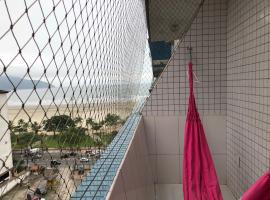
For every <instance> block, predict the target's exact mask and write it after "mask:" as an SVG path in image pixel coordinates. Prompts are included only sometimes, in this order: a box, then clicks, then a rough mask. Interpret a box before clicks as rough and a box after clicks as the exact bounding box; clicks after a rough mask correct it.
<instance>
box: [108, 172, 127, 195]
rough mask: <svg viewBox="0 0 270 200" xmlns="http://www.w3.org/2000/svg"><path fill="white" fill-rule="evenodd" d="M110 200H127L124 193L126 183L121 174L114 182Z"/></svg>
mask: <svg viewBox="0 0 270 200" xmlns="http://www.w3.org/2000/svg"><path fill="white" fill-rule="evenodd" d="M109 199H110V200H126V195H125V191H124V183H123V178H122V174H121V173H119V174H118V176H117V177H116V180H115V182H114V185H113V188H112V191H110V198H109Z"/></svg>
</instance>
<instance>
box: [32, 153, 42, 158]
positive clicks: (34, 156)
mask: <svg viewBox="0 0 270 200" xmlns="http://www.w3.org/2000/svg"><path fill="white" fill-rule="evenodd" d="M33 158H42V155H41V154H39V153H37V154H34V155H33Z"/></svg>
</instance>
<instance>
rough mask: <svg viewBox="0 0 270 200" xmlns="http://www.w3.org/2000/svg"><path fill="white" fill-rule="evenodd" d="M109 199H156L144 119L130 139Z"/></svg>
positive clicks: (108, 196)
mask: <svg viewBox="0 0 270 200" xmlns="http://www.w3.org/2000/svg"><path fill="white" fill-rule="evenodd" d="M107 199H110V200H127V199H128V200H131V199H140V200H154V199H155V191H154V180H153V172H152V168H151V166H150V161H149V153H148V147H147V143H146V134H145V131H144V123H143V121H142V120H141V121H140V122H139V125H138V128H137V129H136V131H135V133H134V136H133V138H132V139H131V141H130V145H129V147H128V150H127V151H126V155H125V157H124V159H123V162H122V164H121V165H120V167H119V169H118V173H117V175H116V177H115V179H114V183H113V185H112V187H111V190H110V192H109V193H108V195H107Z"/></svg>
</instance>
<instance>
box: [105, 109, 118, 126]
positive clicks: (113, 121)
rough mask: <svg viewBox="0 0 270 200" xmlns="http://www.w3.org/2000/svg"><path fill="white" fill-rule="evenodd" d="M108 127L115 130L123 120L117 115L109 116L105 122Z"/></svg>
mask: <svg viewBox="0 0 270 200" xmlns="http://www.w3.org/2000/svg"><path fill="white" fill-rule="evenodd" d="M104 122H105V124H106V126H108V127H113V128H114V129H115V128H116V126H117V125H118V124H120V123H121V118H120V117H119V116H118V115H116V114H110V113H109V114H107V116H106V117H105V120H104Z"/></svg>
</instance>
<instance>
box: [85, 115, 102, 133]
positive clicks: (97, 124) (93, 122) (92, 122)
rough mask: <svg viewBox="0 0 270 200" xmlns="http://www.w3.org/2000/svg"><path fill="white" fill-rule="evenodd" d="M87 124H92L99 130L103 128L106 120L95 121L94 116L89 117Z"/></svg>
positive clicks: (92, 126)
mask: <svg viewBox="0 0 270 200" xmlns="http://www.w3.org/2000/svg"><path fill="white" fill-rule="evenodd" d="M86 125H87V126H91V129H92V130H94V131H98V130H100V129H101V128H102V126H103V125H104V121H100V122H95V121H94V120H93V119H92V118H88V119H87V120H86Z"/></svg>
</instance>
